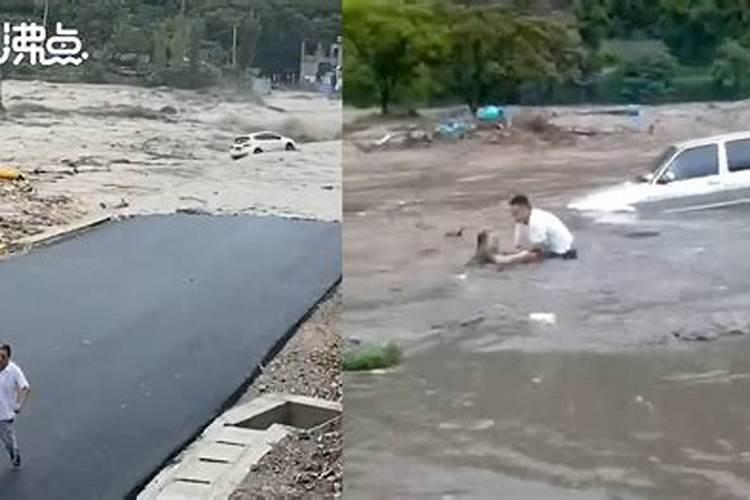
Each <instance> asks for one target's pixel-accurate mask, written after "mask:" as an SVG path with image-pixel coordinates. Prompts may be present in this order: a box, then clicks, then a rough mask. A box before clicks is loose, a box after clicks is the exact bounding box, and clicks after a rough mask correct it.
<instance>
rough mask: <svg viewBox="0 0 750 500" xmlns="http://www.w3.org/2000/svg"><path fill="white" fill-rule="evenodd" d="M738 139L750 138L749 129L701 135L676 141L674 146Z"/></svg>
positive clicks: (693, 145) (689, 146) (681, 146)
mask: <svg viewBox="0 0 750 500" xmlns="http://www.w3.org/2000/svg"><path fill="white" fill-rule="evenodd" d="M739 139H750V131H745V132H733V133H731V134H720V135H713V136H710V137H701V138H698V139H691V140H689V141H683V142H678V143H676V144H675V146H676V147H677V148H680V149H687V148H694V147H697V146H705V145H707V144H714V143H717V142H727V141H736V140H739Z"/></svg>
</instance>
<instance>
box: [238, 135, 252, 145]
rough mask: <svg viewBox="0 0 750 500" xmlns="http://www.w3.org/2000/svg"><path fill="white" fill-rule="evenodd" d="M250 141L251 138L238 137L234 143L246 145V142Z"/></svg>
mask: <svg viewBox="0 0 750 500" xmlns="http://www.w3.org/2000/svg"><path fill="white" fill-rule="evenodd" d="M249 140H250V138H249V137H247V136H242V137H238V138H236V139H235V140H234V143H235V144H245V143H246V142H248V141H249Z"/></svg>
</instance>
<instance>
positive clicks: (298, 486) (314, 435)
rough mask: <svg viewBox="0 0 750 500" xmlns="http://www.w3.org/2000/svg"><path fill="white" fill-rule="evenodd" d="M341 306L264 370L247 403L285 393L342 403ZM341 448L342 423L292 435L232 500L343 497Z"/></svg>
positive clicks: (326, 308)
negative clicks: (263, 396)
mask: <svg viewBox="0 0 750 500" xmlns="http://www.w3.org/2000/svg"><path fill="white" fill-rule="evenodd" d="M341 307H342V299H341V294H340V292H337V293H336V294H334V296H333V297H332V298H331V299H330V300H329V301H327V302H326V303H324V304H322V305H321V307H320V308H319V309H318V311H317V312H316V313H315V314H314V315H313V317H312V318H311V319H310V320H309V321H308V322H307V323H305V324H304V325H303V326H302V328H301V329H300V331H299V332H297V334H296V335H295V336H294V337H293V338H292V339H291V340H290V341H289V343H287V345H286V346H285V347H284V349H282V351H281V352H280V353H279V354H278V355H277V356H276V357H275V358H274V360H273V361H272V362H271V363H269V365H268V366H266V367H265V368H264V369H263V371H262V373H261V375H260V376H259V377H258V379H257V380H256V381H255V382H254V383H253V385H252V386H251V387H250V389H249V391H248V393H247V394H246V395H245V396H244V397H243V400H249V399H253V398H255V397H258V396H260V395H261V394H265V393H267V392H282V393H288V394H297V395H302V396H311V397H317V398H322V399H327V400H330V401H339V402H340V401H341V400H342V379H341V349H342V342H341V336H340V333H339V325H338V318H339V315H340V312H341ZM342 447H343V438H342V428H341V419H337V420H335V421H334V422H333V423H332V424H330V425H329V426H326V427H324V428H321V429H317V430H315V431H314V432H307V433H305V432H300V433H297V434H292V435H291V436H289V437H287V438H285V439H284V440H283V441H281V442H280V443H279V444H278V445H276V446H275V447H274V449H273V450H271V451H270V452H269V453H268V454H266V456H265V457H263V459H262V460H261V461H260V463H259V464H258V465H257V466H256V467H255V468H254V469H253V470H252V471H251V473H250V475H248V477H247V478H246V480H245V482H244V483H243V484H242V486H241V487H240V488H238V490H237V491H236V492H234V494H233V495H232V496H231V497H230V499H231V500H249V499H253V500H255V499H261V498H267V499H269V500H270V499H273V498H340V496H341V489H342V476H343V463H342V456H341V453H342Z"/></svg>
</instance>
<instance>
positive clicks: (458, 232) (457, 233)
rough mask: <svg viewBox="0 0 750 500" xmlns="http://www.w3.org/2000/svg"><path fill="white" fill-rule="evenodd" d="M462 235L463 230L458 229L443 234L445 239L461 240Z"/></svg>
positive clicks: (461, 228)
mask: <svg viewBox="0 0 750 500" xmlns="http://www.w3.org/2000/svg"><path fill="white" fill-rule="evenodd" d="M463 235H464V228H463V227H459V228H458V229H455V230H453V231H448V232H446V233H445V237H446V238H461V237H462V236H463Z"/></svg>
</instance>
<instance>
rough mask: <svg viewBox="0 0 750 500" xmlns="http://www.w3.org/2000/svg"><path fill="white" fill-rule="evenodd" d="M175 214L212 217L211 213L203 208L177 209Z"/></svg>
mask: <svg viewBox="0 0 750 500" xmlns="http://www.w3.org/2000/svg"><path fill="white" fill-rule="evenodd" d="M175 213H178V214H182V215H213V214H212V213H211V212H209V211H208V210H206V209H204V208H196V207H188V208H178V209H177V210H176V211H175Z"/></svg>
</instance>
